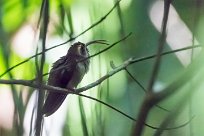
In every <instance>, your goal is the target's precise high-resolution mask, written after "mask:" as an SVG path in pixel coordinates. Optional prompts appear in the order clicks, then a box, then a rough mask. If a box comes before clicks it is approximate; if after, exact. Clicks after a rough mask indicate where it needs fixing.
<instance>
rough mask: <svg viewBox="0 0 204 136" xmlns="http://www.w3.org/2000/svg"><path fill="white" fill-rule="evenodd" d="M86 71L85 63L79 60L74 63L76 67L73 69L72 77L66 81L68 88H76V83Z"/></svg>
mask: <svg viewBox="0 0 204 136" xmlns="http://www.w3.org/2000/svg"><path fill="white" fill-rule="evenodd" d="M85 73H86V69H85V65H84V64H83V63H82V62H80V63H78V64H77V65H76V69H75V70H74V73H73V75H72V78H71V80H70V82H69V83H68V85H67V87H68V88H76V87H77V85H78V84H79V83H80V82H81V80H82V79H83V77H84V75H85Z"/></svg>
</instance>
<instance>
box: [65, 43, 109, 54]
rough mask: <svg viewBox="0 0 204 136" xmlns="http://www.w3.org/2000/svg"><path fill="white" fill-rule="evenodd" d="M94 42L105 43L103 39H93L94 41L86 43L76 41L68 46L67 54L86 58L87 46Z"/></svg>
mask: <svg viewBox="0 0 204 136" xmlns="http://www.w3.org/2000/svg"><path fill="white" fill-rule="evenodd" d="M94 43H98V44H107V43H106V41H105V40H95V41H91V42H88V43H86V44H84V43H82V42H76V43H74V44H73V45H72V46H71V47H70V48H69V50H68V54H69V55H74V56H79V57H84V58H86V57H88V56H89V50H88V48H87V47H88V46H89V45H93V44H94ZM107 45H108V44H107Z"/></svg>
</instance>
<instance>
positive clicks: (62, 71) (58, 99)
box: [43, 56, 76, 116]
mask: <svg viewBox="0 0 204 136" xmlns="http://www.w3.org/2000/svg"><path fill="white" fill-rule="evenodd" d="M64 66H66V67H64ZM60 67H63V68H60ZM75 67H76V63H75V62H73V60H72V59H71V58H70V57H69V58H67V57H66V56H63V57H61V58H60V59H59V60H57V61H56V62H55V63H54V64H53V67H52V69H51V71H50V74H49V78H48V85H52V86H56V87H61V88H66V86H67V84H68V83H69V81H70V80H71V78H72V76H73V71H74V69H75ZM66 96H67V94H62V93H57V92H48V94H47V97H46V100H45V103H44V106H43V114H45V116H49V115H51V114H52V113H54V112H55V111H56V110H57V109H58V108H59V107H60V106H61V104H62V103H63V101H64V100H65V98H66Z"/></svg>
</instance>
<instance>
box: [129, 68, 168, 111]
mask: <svg viewBox="0 0 204 136" xmlns="http://www.w3.org/2000/svg"><path fill="white" fill-rule="evenodd" d="M125 71H126V72H127V73H128V75H129V76H130V77H131V78H132V79H133V80H134V81H135V83H136V84H137V85H139V86H140V88H142V90H143V91H144V92H145V93H147V90H146V89H145V88H144V86H143V85H142V84H141V83H140V82H139V81H138V80H137V79H136V78H135V77H134V76H133V75H132V74H131V73H130V72H129V71H128V70H127V68H125ZM155 106H156V107H157V108H159V109H161V110H164V111H167V112H170V111H169V110H167V109H166V108H163V107H161V106H159V105H157V104H156V105H155Z"/></svg>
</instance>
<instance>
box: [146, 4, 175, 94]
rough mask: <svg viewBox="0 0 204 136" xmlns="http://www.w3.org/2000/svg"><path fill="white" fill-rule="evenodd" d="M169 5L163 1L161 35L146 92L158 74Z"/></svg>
mask: <svg viewBox="0 0 204 136" xmlns="http://www.w3.org/2000/svg"><path fill="white" fill-rule="evenodd" d="M170 4H171V0H164V15H163V20H162V33H161V36H160V39H159V46H158V51H157V56H156V60H155V63H154V66H153V71H152V75H151V77H150V81H149V85H148V88H147V90H148V91H150V90H152V87H153V85H154V82H155V80H156V78H157V75H158V72H159V68H160V63H161V56H162V55H161V54H162V51H163V48H164V44H165V41H166V26H167V21H168V16H169V7H170Z"/></svg>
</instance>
